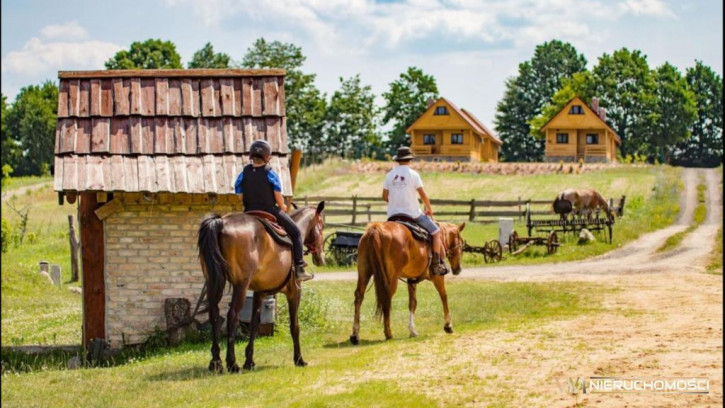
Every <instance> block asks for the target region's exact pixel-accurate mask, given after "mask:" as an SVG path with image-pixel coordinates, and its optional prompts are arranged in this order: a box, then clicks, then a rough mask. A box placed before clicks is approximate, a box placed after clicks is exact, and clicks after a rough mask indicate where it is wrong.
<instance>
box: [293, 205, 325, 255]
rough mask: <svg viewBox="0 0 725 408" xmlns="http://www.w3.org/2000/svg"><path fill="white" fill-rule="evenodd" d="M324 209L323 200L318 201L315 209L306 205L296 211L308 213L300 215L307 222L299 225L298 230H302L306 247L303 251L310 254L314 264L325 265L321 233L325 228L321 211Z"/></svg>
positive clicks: (303, 221) (302, 220)
mask: <svg viewBox="0 0 725 408" xmlns="http://www.w3.org/2000/svg"><path fill="white" fill-rule="evenodd" d="M324 209H325V202H324V201H320V203H319V204H318V205H317V208H316V209H315V208H313V207H308V208H303V209H302V210H299V211H298V213H302V212H304V213H305V214H309V215H306V216H303V217H301V222H302V223H307V225H301V226H300V230H302V231H304V236H303V239H304V245H305V246H306V247H307V251H305V252H307V253H310V254H312V262H313V263H314V264H315V265H316V266H324V265H325V250H324V241H325V240H324V237H323V235H322V231H323V229H324V228H325V224H324V223H323V222H322V211H323V210H324ZM295 221H297V220H295Z"/></svg>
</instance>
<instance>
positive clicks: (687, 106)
mask: <svg viewBox="0 0 725 408" xmlns="http://www.w3.org/2000/svg"><path fill="white" fill-rule="evenodd" d="M655 84H656V88H655V95H656V102H655V103H656V106H655V114H654V118H655V131H654V132H653V133H652V134H651V136H652V139H651V140H648V141H647V144H646V145H647V147H648V150H647V151H646V152H645V153H646V154H647V156H648V157H649V158H650V160H652V161H654V159H657V160H659V162H660V163H664V162H666V161H667V162H669V159H670V152H671V151H672V149H673V148H674V147H675V144H677V143H678V142H682V141H684V140H686V139H687V138H688V137H689V136H690V128H691V126H692V123H693V121H694V120H695V118H696V117H697V106H696V105H695V95H694V94H693V93H692V91H690V90H689V89H688V87H687V81H686V80H685V78H683V77H682V75H681V74H680V72H679V71H678V70H677V68H675V67H674V66H673V65H671V64H670V63H669V62H665V63H664V64H663V65H662V66H660V67H658V68H657V70H656V71H655Z"/></svg>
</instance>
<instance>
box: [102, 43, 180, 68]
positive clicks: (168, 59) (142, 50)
mask: <svg viewBox="0 0 725 408" xmlns="http://www.w3.org/2000/svg"><path fill="white" fill-rule="evenodd" d="M106 68H107V69H165V68H170V69H181V68H184V67H183V66H182V65H181V56H180V55H179V53H178V52H176V45H174V43H173V42H171V41H161V40H158V39H148V40H146V41H144V42H142V43H141V42H138V41H135V42H133V43H131V48H130V49H129V50H128V51H126V50H121V51H119V52H117V53H116V55H115V56H114V57H113V58H111V59H109V60H108V61H106Z"/></svg>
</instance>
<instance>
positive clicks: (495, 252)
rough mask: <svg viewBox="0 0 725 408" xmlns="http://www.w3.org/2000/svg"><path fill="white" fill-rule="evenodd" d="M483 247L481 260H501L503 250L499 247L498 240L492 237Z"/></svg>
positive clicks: (487, 261)
mask: <svg viewBox="0 0 725 408" xmlns="http://www.w3.org/2000/svg"><path fill="white" fill-rule="evenodd" d="M483 248H484V251H483V260H484V261H486V263H489V262H498V261H500V260H501V255H502V253H503V250H502V248H501V243H500V242H498V240H495V239H492V240H490V241H488V242H486V245H484V247H483Z"/></svg>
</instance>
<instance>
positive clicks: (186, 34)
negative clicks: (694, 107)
mask: <svg viewBox="0 0 725 408" xmlns="http://www.w3.org/2000/svg"><path fill="white" fill-rule="evenodd" d="M1 8H2V10H1V11H2V93H3V94H4V95H6V96H8V99H9V100H10V101H12V100H14V98H15V96H16V95H17V93H18V91H19V90H20V88H21V87H23V86H26V85H31V84H39V83H41V82H43V81H44V80H46V79H51V80H56V79H57V73H58V71H59V70H87V69H104V65H103V63H104V62H105V61H106V60H108V59H109V58H111V57H112V56H113V55H114V54H115V53H116V52H117V51H118V50H121V49H127V48H128V47H129V46H130V44H131V43H132V42H133V41H143V40H146V39H148V38H160V39H163V40H170V41H172V42H174V43H175V44H176V47H177V51H178V52H179V53H180V54H181V57H182V63H184V66H186V63H187V62H188V61H189V60H190V59H191V56H192V55H193V53H194V52H195V51H196V50H198V49H199V48H201V47H202V46H203V45H204V44H205V43H206V42H211V43H212V45H213V46H214V48H215V50H216V51H222V52H226V53H227V54H229V55H230V56H231V57H232V59H233V60H241V59H242V57H243V55H244V54H245V52H246V50H247V49H248V47H249V46H250V45H251V44H252V43H253V42H254V41H255V40H256V39H257V38H260V37H264V38H265V39H267V40H268V41H273V40H279V41H282V42H289V43H293V44H295V45H297V46H300V47H301V48H302V52H303V54H304V55H305V56H306V57H307V61H306V63H305V66H304V67H303V69H304V70H305V71H306V72H308V73H315V74H317V79H316V85H317V87H318V88H319V89H320V90H321V91H322V92H325V93H327V94H328V96H329V95H330V94H332V93H333V92H334V91H335V90H336V89H337V88H338V87H339V81H340V77H343V78H349V77H351V76H354V75H356V74H358V73H359V74H360V75H361V79H362V82H363V84H367V85H371V86H372V88H373V92H374V93H375V94H376V95H378V104H382V98H380V97H379V95H380V94H382V93H383V92H385V91H387V90H388V84H389V83H390V82H392V81H394V80H396V79H397V78H398V76H399V75H400V73H402V72H404V71H405V70H406V69H407V67H409V66H417V67H419V68H421V69H422V70H423V71H424V72H425V73H426V74H430V75H433V76H435V78H436V80H437V83H438V89H439V91H440V94H441V95H442V96H445V97H446V98H448V99H449V100H451V101H452V102H453V103H455V104H457V105H458V106H459V107H462V108H465V109H467V110H469V111H471V112H473V113H474V114H475V115H476V116H478V117H479V118H480V119H481V120H482V121H483V122H484V123H485V124H486V125H488V126H489V127H492V126H493V119H494V115H495V109H496V103H497V102H498V101H499V100H500V99H501V97H502V95H503V92H504V82H505V80H506V79H507V78H508V77H510V76H513V75H516V73H517V68H518V64H519V63H521V62H523V61H525V60H528V59H530V58H531V57H532V56H533V51H534V48H535V47H536V45H537V44H541V43H543V42H545V41H549V40H552V39H559V40H562V41H566V42H569V43H571V44H572V45H573V46H574V47H575V48H576V49H577V51H579V52H580V53H582V54H584V56H585V57H586V58H587V61H588V62H589V68H591V67H592V66H593V65H595V64H596V62H597V59H598V58H599V57H600V56H601V55H602V54H603V53H608V54H611V53H612V52H613V51H615V50H617V49H620V48H622V47H627V48H628V49H630V50H632V49H638V50H640V51H642V52H643V53H644V54H645V55H646V56H647V60H648V62H649V64H650V67H652V68H655V67H657V66H659V65H661V64H663V63H664V62H665V61H669V62H670V63H672V64H674V65H675V66H677V67H678V68H679V69H680V72H683V73H684V71H685V69H686V68H688V67H692V66H694V64H695V60H696V59H697V60H700V61H702V62H703V63H704V64H706V65H708V66H710V67H711V68H712V69H713V70H714V71H715V72H717V73H718V74H719V75H720V76H722V72H723V70H722V60H723V10H722V8H723V5H722V1H720V0H694V1H686V2H680V1H677V2H675V1H670V0H601V1H586V0H539V1H535V0H397V1H396V0H386V1H382V0H379V1H373V0H349V1H346V0H126V1H123V2H116V1H95V0H66V1H57V0H52V1H51V0H40V1H33V0H8V1H5V0H3V1H2V3H1Z"/></svg>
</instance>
